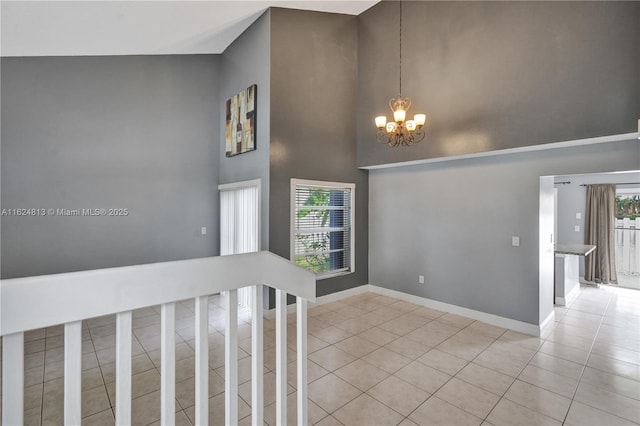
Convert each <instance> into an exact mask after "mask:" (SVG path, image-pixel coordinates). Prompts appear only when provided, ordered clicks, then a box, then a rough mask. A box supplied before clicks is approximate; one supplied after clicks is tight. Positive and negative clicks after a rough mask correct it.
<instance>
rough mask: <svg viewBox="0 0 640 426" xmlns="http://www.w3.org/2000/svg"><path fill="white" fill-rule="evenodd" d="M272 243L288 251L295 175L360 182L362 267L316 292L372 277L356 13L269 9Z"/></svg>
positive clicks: (359, 257) (358, 209)
mask: <svg viewBox="0 0 640 426" xmlns="http://www.w3.org/2000/svg"><path fill="white" fill-rule="evenodd" d="M271 17H272V21H271V161H270V167H271V181H270V188H271V189H270V190H271V192H270V213H269V217H270V222H269V226H270V230H269V239H270V242H269V244H270V245H269V248H270V250H271V251H272V252H274V253H276V254H278V255H280V256H283V257H286V258H289V256H290V247H289V245H290V228H291V227H290V222H289V221H290V212H289V210H290V181H291V178H300V179H313V180H323V181H335V182H351V183H355V184H356V201H355V215H356V218H355V239H356V246H355V252H356V272H355V273H352V274H348V275H343V276H340V277H336V278H330V279H325V280H321V281H318V286H317V288H318V290H317V294H318V296H322V295H325V294H329V293H333V292H336V291H340V290H344V289H347V288H351V287H356V286H359V285H363V284H367V273H368V262H367V261H368V252H367V249H368V231H367V228H368V194H369V190H368V179H367V172H366V171H363V170H358V168H357V164H356V144H355V139H356V131H355V125H354V123H355V111H356V77H357V76H356V72H357V30H356V28H357V18H356V17H354V16H348V15H337V14H330V13H319V12H307V11H300V10H290V9H272V10H271Z"/></svg>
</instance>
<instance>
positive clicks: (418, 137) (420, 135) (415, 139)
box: [411, 129, 425, 145]
mask: <svg viewBox="0 0 640 426" xmlns="http://www.w3.org/2000/svg"><path fill="white" fill-rule="evenodd" d="M424 135H425V131H424V130H422V129H418V130H416V131H414V132H413V135H412V137H411V139H412V142H411V145H413V144H416V143H419V142H420V141H422V139H424Z"/></svg>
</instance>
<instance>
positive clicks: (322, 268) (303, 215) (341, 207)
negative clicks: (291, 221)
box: [294, 185, 352, 274]
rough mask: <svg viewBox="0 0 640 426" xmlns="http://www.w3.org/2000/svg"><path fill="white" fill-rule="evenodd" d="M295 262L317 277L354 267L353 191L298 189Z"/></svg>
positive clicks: (302, 187) (344, 189)
mask: <svg viewBox="0 0 640 426" xmlns="http://www.w3.org/2000/svg"><path fill="white" fill-rule="evenodd" d="M295 196H296V211H295V215H296V217H295V225H296V235H295V242H294V245H295V246H294V248H295V251H294V253H295V262H296V264H298V265H299V266H302V267H304V268H306V269H309V270H310V271H312V272H315V273H316V274H325V273H330V272H337V271H343V270H348V269H349V268H350V265H351V259H350V254H351V247H350V244H351V225H352V224H351V190H350V189H348V188H318V187H309V186H301V185H299V186H297V187H296V194H295Z"/></svg>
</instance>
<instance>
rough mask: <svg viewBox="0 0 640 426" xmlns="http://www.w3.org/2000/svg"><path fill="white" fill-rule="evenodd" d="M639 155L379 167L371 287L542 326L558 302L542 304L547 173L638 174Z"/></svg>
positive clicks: (527, 156)
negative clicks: (514, 243) (516, 243)
mask: <svg viewBox="0 0 640 426" xmlns="http://www.w3.org/2000/svg"><path fill="white" fill-rule="evenodd" d="M639 158H640V143H638V140H637V139H634V140H629V141H621V142H612V143H605V144H594V145H587V146H581V147H574V148H562V149H549V150H542V151H536V152H529V153H519V154H509V155H500V156H491V157H483V158H475V159H466V160H452V161H446V162H438V163H430V164H423V165H416V166H407V167H397V168H389V169H382V170H372V171H370V174H369V178H370V179H369V219H370V220H369V281H370V283H371V284H374V285H379V286H382V287H386V288H391V289H394V290H398V291H402V292H405V293H408V294H413V295H416V296H421V297H426V298H430V299H433V300H437V301H440V302H445V303H450V304H453V305H458V306H462V307H465V308H469V309H474V310H478V311H482V312H486V313H490V314H494V315H498V316H501V317H506V318H510V319H513V320H517V321H522V322H525V323H530V324H535V325H538V324H539V323H540V321H542V320H544V319H545V317H546V316H547V315H548V313H550V312H551V310H552V297H553V296H552V290H550V291H551V293H550V294H549V297H548V298H546V299H545V300H543V303H542V304H540V303H539V300H540V299H541V297H540V296H541V295H540V289H541V288H542V286H541V283H540V282H539V278H540V274H541V273H542V270H543V269H545V270H549V269H550V268H551V270H552V268H553V264H552V263H551V262H552V261H553V259H552V258H551V260H550V261H549V262H550V264H549V265H548V268H542V267H541V265H539V258H540V257H539V256H540V253H541V251H540V247H541V241H542V236H540V235H539V230H540V227H541V226H543V225H544V227H545V229H546V228H549V226H548V224H547V223H543V224H541V223H540V217H541V214H542V213H543V212H542V210H543V209H542V208H541V205H540V203H541V202H542V201H541V200H543V198H544V199H546V198H548V197H546V194H547V193H549V191H550V190H551V188H552V186H551V185H552V181H550V180H549V179H548V178H545V179H544V180H545V182H547V183H548V185H547V184H546V183H545V185H546V186H545V188H544V189H545V191H543V192H544V193H545V194H543V195H545V197H542V196H541V179H540V178H541V176H555V175H566V174H578V173H604V172H612V171H621V170H637V167H638V159H639ZM547 186H548V187H549V188H547ZM551 194H552V192H551ZM545 203H546V201H545ZM543 207H545V208H544V210H545V212H546V211H547V210H549V209H548V208H547V207H546V206H543ZM551 211H552V210H551ZM545 215H546V213H545ZM547 216H548V215H547ZM547 219H548V218H547V217H546V216H545V218H544V220H545V221H547ZM550 229H553V226H552V224H551V226H550ZM512 236H519V237H520V246H519V247H512V246H511V237H512ZM545 240H546V236H545ZM542 266H544V265H542ZM419 275H424V276H425V284H419V283H418V276H419ZM546 290H547V289H546V287H545V291H546ZM547 299H548V300H547Z"/></svg>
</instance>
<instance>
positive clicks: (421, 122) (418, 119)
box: [413, 114, 427, 126]
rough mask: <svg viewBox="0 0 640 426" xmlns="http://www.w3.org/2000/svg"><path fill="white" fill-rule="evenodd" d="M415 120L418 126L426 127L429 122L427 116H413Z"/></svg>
mask: <svg viewBox="0 0 640 426" xmlns="http://www.w3.org/2000/svg"><path fill="white" fill-rule="evenodd" d="M413 119H414V121H415V122H416V124H417V125H418V126H424V123H425V122H426V121H427V116H426V115H425V114H416V115H414V116H413Z"/></svg>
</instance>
